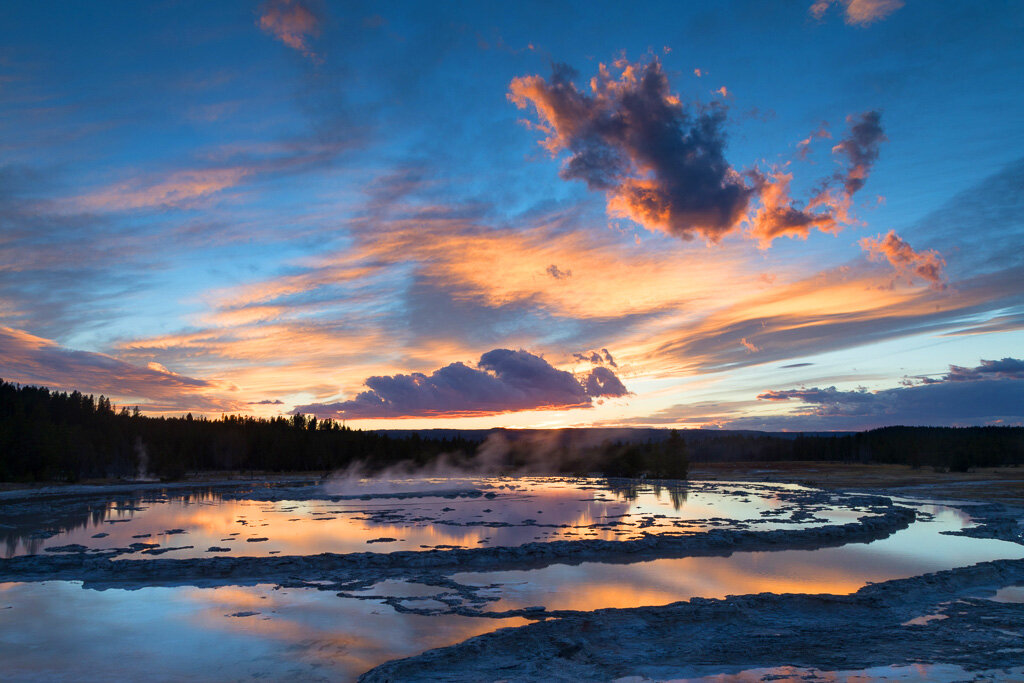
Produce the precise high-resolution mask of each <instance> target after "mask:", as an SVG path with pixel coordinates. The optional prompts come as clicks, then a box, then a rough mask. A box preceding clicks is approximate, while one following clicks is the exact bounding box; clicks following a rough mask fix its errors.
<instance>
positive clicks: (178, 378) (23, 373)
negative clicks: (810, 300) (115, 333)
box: [0, 327, 244, 412]
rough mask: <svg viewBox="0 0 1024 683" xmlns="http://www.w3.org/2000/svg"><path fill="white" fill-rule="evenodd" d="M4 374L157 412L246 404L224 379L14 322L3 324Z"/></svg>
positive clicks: (0, 364)
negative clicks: (67, 342)
mask: <svg viewBox="0 0 1024 683" xmlns="http://www.w3.org/2000/svg"><path fill="white" fill-rule="evenodd" d="M0 376H2V377H3V378H4V379H6V380H8V381H14V382H19V383H23V384H35V385H41V386H47V387H50V388H53V389H78V390H80V391H83V392H85V393H96V394H106V395H107V396H109V397H111V398H113V399H115V400H117V401H123V402H138V403H140V404H141V405H143V407H145V408H146V409H147V410H150V411H157V412H162V411H169V410H203V411H210V412H218V411H236V410H242V409H244V405H243V404H242V403H240V402H238V401H236V400H234V399H231V398H227V397H226V394H227V393H229V390H230V388H229V387H226V386H224V385H222V384H221V383H220V382H214V381H210V380H203V379H195V378H192V377H185V376H183V375H179V374H176V373H174V372H171V371H169V370H168V369H167V368H165V367H163V366H162V365H159V364H149V365H147V366H144V367H140V366H138V365H133V364H131V363H126V362H124V361H122V360H118V359H117V358H114V357H113V356H108V355H106V354H102V353H93V352H90V351H76V350H73V349H68V348H64V347H62V346H60V345H59V344H57V343H56V342H54V341H51V340H49V339H44V338H42V337H37V336H35V335H33V334H30V333H28V332H25V331H23V330H17V329H13V328H10V327H0Z"/></svg>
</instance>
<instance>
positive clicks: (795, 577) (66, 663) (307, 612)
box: [0, 477, 1024, 680]
mask: <svg viewBox="0 0 1024 683" xmlns="http://www.w3.org/2000/svg"><path fill="white" fill-rule="evenodd" d="M5 495H6V496H7V497H5V498H0V540H2V541H3V544H2V546H0V552H2V558H3V559H2V560H0V661H2V662H3V663H4V673H3V678H5V680H6V679H11V680H20V679H25V680H27V679H39V678H46V679H50V680H60V679H68V680H72V679H73V680H101V679H104V680H105V679H109V678H112V677H114V676H128V677H132V678H137V677H143V676H145V677H147V678H150V679H154V680H183V679H189V680H238V679H248V678H252V677H264V678H269V679H272V680H278V679H301V680H339V679H341V680H351V679H354V678H356V677H357V676H358V675H359V674H361V673H363V672H366V671H368V670H370V669H373V668H374V667H376V666H378V665H381V664H383V663H385V662H388V661H390V660H394V659H397V658H402V657H409V656H413V655H417V654H419V653H422V652H424V651H426V650H430V649H432V648H441V647H447V646H451V645H455V644H457V643H461V642H462V641H465V640H466V639H468V638H471V637H473V636H477V635H480V634H484V633H489V632H493V631H496V630H497V629H503V628H507V627H520V626H523V625H525V624H530V623H532V622H535V621H538V620H545V619H547V620H549V621H552V620H554V621H557V620H558V619H561V618H563V617H566V616H570V615H573V614H576V613H580V612H592V611H593V610H600V609H604V608H640V607H647V606H657V605H667V604H669V603H674V602H677V601H681V600H690V599H692V598H725V597H726V596H734V595H735V596H740V595H748V594H757V593H766V592H767V593H774V594H785V593H808V594H828V595H846V594H851V593H855V592H856V591H858V590H859V589H862V588H863V587H865V586H866V585H868V584H871V583H879V582H886V581H891V580H894V579H907V578H909V577H916V576H919V575H921V574H925V573H929V572H936V571H943V570H951V569H956V568H959V567H966V566H969V565H974V564H977V563H979V562H989V561H996V560H1019V559H1022V558H1024V546H1021V545H1019V544H1018V543H1013V542H1010V541H1007V540H1000V539H998V538H975V537H971V536H967V535H959V534H961V533H962V532H963V531H964V530H965V529H966V530H970V529H971V528H972V527H974V526H975V525H976V523H977V520H976V519H974V518H973V516H972V513H971V508H970V506H959V507H956V506H951V505H941V504H935V503H933V502H927V501H908V500H903V501H895V502H894V501H892V500H891V499H888V498H884V497H878V496H865V495H847V494H841V493H831V492H824V491H819V490H815V489H809V488H804V487H801V486H795V485H778V484H772V485H768V484H751V483H742V482H724V483H723V482H715V483H710V482H688V483H665V484H659V483H654V482H636V481H624V480H623V481H615V480H598V479H570V478H551V477H532V478H527V477H521V478H475V479H474V478H467V479H458V480H451V479H448V480H441V479H418V480H405V481H391V482H387V483H382V482H363V485H360V482H330V481H329V482H326V483H302V482H291V483H288V484H285V485H273V486H270V485H253V484H239V483H232V484H230V485H227V484H225V485H216V486H203V487H160V486H154V485H149V486H141V485H140V486H137V487H132V486H129V487H126V488H125V489H123V490H117V491H112V492H111V491H107V492H96V491H86V490H84V489H79V490H76V495H75V496H69V495H67V494H66V493H65V494H64V495H59V496H56V495H54V496H50V495H46V492H42V493H36V494H35V495H33V496H30V497H18V496H15V495H10V494H5ZM324 553H327V554H326V555H323V554H324ZM995 588H997V589H1002V591H1001V592H998V593H996V592H995V591H990V592H989V593H990V594H989V598H987V599H992V598H994V599H995V600H1002V601H1006V600H1012V599H1013V598H1014V596H1017V595H1019V589H1015V588H1013V587H1010V586H996V587H995ZM1015 591H1016V592H1015ZM993 594H994V595H993ZM926 623H927V622H926ZM55 653H59V656H55ZM182 653H187V656H182ZM752 664H756V662H754V663H752ZM748 669H750V670H754V669H756V667H748ZM757 670H758V671H760V669H757ZM765 671H769V669H765ZM691 673H693V676H694V677H697V676H698V675H699V676H704V675H708V673H709V672H708V671H706V670H701V671H697V670H694V671H693V672H691ZM776 673H777V671H776ZM766 675H768V674H766ZM925 678H927V676H925ZM751 680H756V679H751Z"/></svg>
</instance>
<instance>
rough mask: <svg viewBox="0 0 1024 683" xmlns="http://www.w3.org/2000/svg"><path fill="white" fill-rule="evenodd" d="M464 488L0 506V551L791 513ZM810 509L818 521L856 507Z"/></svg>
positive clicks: (708, 522) (659, 491) (666, 529)
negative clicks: (410, 494)
mask: <svg viewBox="0 0 1024 683" xmlns="http://www.w3.org/2000/svg"><path fill="white" fill-rule="evenodd" d="M421 484H423V485H427V484H430V482H427V483H425V484H424V483H422V482H421ZM472 485H473V487H475V488H476V489H477V492H476V493H475V495H473V496H463V497H454V496H443V495H439V494H438V493H433V494H431V495H429V496H425V497H418V498H401V497H396V498H382V497H372V498H370V497H367V498H365V499H354V500H353V499H347V500H331V499H330V498H328V497H326V496H327V495H328V493H327V491H324V490H320V489H316V488H312V487H311V488H306V489H298V490H297V493H295V494H293V495H294V496H295V497H296V499H294V500H273V501H263V500H249V499H245V497H244V496H241V497H240V496H238V495H232V496H229V497H225V495H224V494H223V493H222V491H221V490H215V489H205V490H203V489H200V490H189V491H186V492H182V491H173V490H172V491H159V490H157V491H147V492H142V493H137V494H135V495H118V496H113V497H111V498H110V499H107V500H97V499H95V498H93V499H66V500H47V501H29V502H26V503H21V504H17V505H5V506H4V509H3V516H2V517H0V524H2V525H3V526H2V527H0V540H2V542H3V556H4V557H13V556H16V555H25V554H36V553H40V552H45V551H46V549H47V548H59V547H65V546H82V547H84V548H85V549H86V551H87V552H101V551H105V550H110V549H127V548H130V547H134V551H133V552H132V553H131V554H128V555H124V556H125V557H131V558H133V559H134V558H142V559H144V558H146V557H152V556H157V555H164V554H165V553H170V554H169V555H168V556H170V557H177V558H188V557H204V556H209V554H210V553H224V554H229V555H237V556H266V555H274V554H278V553H280V554H285V555H308V554H316V553H322V552H335V553H350V552H364V551H367V550H374V551H378V552H389V551H392V550H420V549H427V548H442V549H443V548H451V547H462V548H474V547H480V546H486V545H490V546H516V545H522V544H524V543H530V542H542V541H551V540H574V539H581V538H585V539H603V540H628V539H633V538H639V537H640V536H642V535H643V534H650V533H693V532H698V531H702V530H706V529H709V528H714V527H721V526H723V525H729V524H732V525H743V526H746V527H750V526H758V525H760V526H762V527H776V528H782V527H786V526H787V525H791V524H789V521H788V520H787V519H786V518H785V516H784V514H785V513H787V512H788V510H789V509H790V508H792V509H793V510H795V509H796V507H795V506H794V504H793V503H792V501H788V502H787V501H786V500H784V499H783V498H784V494H787V493H791V492H792V491H793V488H792V487H785V486H774V487H767V486H760V487H758V486H749V485H748V487H747V488H744V489H738V488H736V486H735V485H734V484H729V483H725V484H701V483H688V484H679V485H666V484H664V483H662V482H642V481H638V480H591V479H577V480H567V479H557V478H516V479H514V478H494V479H480V480H475V481H473V482H472ZM292 490H293V491H296V489H292ZM484 492H486V495H485V493H484ZM311 494H312V495H313V498H310V495H311ZM665 494H667V496H666V495H665ZM780 496H783V498H780ZM282 497H285V498H287V495H285V494H282ZM777 514H778V515H783V516H781V517H780V516H773V515H777ZM821 514H824V515H825V517H823V518H821V519H819V521H829V520H838V519H843V518H844V517H847V518H848V517H850V516H853V517H855V516H857V514H858V513H857V512H855V511H844V510H841V509H837V510H830V511H827V512H823V513H821ZM819 517H821V515H820V514H819ZM807 522H808V520H801V521H800V523H801V524H803V523H807ZM132 544H135V546H137V547H135V546H133V545H132ZM126 552H127V551H126Z"/></svg>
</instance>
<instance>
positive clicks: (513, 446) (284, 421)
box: [0, 380, 1024, 481]
mask: <svg viewBox="0 0 1024 683" xmlns="http://www.w3.org/2000/svg"><path fill="white" fill-rule="evenodd" d="M496 431H498V432H500V433H501V434H502V439H503V440H504V443H505V449H506V452H505V454H504V456H503V458H502V459H501V460H500V461H499V462H498V463H497V465H498V470H499V471H503V470H504V471H538V472H539V471H547V472H570V473H592V472H600V473H602V474H604V475H606V476H609V477H633V476H638V475H641V474H643V475H647V476H650V477H654V478H665V479H683V478H685V477H686V475H687V468H688V464H689V463H690V462H694V461H696V462H716V461H717V462H721V461H762V462H770V461H785V460H812V461H813V460H822V461H824V460H831V461H844V462H877V463H896V464H907V465H912V466H915V467H918V466H930V467H935V468H940V469H949V470H954V471H965V470H967V469H969V468H972V467H985V466H997V465H1017V464H1020V463H1022V462H1024V428H1021V427H963V428H946V427H884V428H881V429H875V430H871V431H867V432H856V433H841V434H828V433H821V432H815V433H812V434H803V435H801V434H797V435H793V434H769V433H760V432H725V431H723V432H718V431H713V430H694V431H686V432H683V433H682V434H680V433H679V432H677V431H675V430H636V431H635V433H634V432H630V431H629V430H620V431H618V432H617V433H616V435H615V436H616V438H614V439H613V438H611V436H612V435H611V434H608V435H606V434H604V433H603V432H601V431H599V430H595V431H588V430H552V431H551V432H549V433H547V434H548V435H550V436H545V438H544V439H543V440H542V441H543V450H541V448H540V444H541V441H539V440H538V438H537V434H538V432H537V431H536V430H524V431H522V432H517V430H496ZM426 434H427V435H423V434H421V433H419V432H416V431H403V432H396V433H387V432H378V431H362V430H357V429H351V428H349V427H346V426H344V425H342V424H339V423H338V422H336V421H333V420H317V419H316V418H315V417H305V416H303V415H294V416H290V417H275V418H269V419H261V418H253V417H245V416H235V415H228V416H224V417H221V418H219V419H207V418H204V417H199V418H193V417H192V415H191V414H189V415H186V416H184V417H172V418H166V417H146V416H144V415H142V414H141V413H140V412H139V411H138V409H137V408H136V409H133V410H129V409H128V408H120V409H115V407H114V406H112V405H111V402H110V400H109V399H107V398H105V397H103V396H100V397H99V398H95V397H93V396H90V395H84V394H81V393H79V392H77V391H75V392H71V393H59V392H53V391H49V390H47V389H44V388H39V387H32V386H19V385H16V384H12V383H8V382H3V381H2V380H0V481H77V480H79V479H83V478H112V477H125V478H131V477H136V476H139V475H155V476H159V477H161V478H163V479H175V478H179V477H181V476H183V475H184V474H185V473H186V472H196V471H204V470H206V471H209V470H235V471H246V470H252V471H257V470H258V471H277V472H281V471H294V472H302V471H308V472H328V471H333V470H339V469H343V468H346V467H348V466H349V465H352V464H353V463H359V464H360V465H361V466H362V467H363V468H364V469H366V470H369V471H373V470H379V469H383V468H386V467H389V466H391V465H395V464H398V463H406V464H408V465H410V466H412V467H416V466H425V465H427V464H429V463H432V462H435V461H436V459H437V458H438V456H440V455H441V454H445V455H446V456H447V460H448V462H450V463H451V464H453V465H455V466H459V465H463V466H473V465H474V464H475V461H474V457H475V454H476V452H477V449H478V448H479V447H481V443H485V442H484V441H483V440H482V439H483V437H482V436H479V435H477V438H473V436H470V435H468V434H462V433H460V432H458V431H457V430H452V431H447V432H441V433H436V434H431V433H429V432H427V433H426ZM595 436H600V437H602V438H601V440H600V441H599V442H597V439H596V438H595ZM595 442H596V443H595Z"/></svg>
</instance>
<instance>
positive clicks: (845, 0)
mask: <svg viewBox="0 0 1024 683" xmlns="http://www.w3.org/2000/svg"><path fill="white" fill-rule="evenodd" d="M903 4H904V3H903V0H815V2H814V4H813V5H811V8H810V10H809V11H810V13H811V15H812V16H814V18H815V19H821V18H822V17H824V16H825V13H826V12H827V11H828V8H829V7H831V6H832V5H839V6H840V7H842V8H843V11H844V12H845V14H846V23H847V24H851V25H854V24H856V25H858V26H868V25H869V24H873V23H875V22H876V21H880V20H882V19H885V18H886V17H887V16H889V15H890V14H892V13H893V12H895V11H896V10H898V9H899V8H901V7H903Z"/></svg>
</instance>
